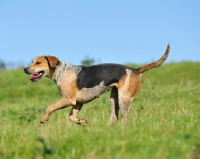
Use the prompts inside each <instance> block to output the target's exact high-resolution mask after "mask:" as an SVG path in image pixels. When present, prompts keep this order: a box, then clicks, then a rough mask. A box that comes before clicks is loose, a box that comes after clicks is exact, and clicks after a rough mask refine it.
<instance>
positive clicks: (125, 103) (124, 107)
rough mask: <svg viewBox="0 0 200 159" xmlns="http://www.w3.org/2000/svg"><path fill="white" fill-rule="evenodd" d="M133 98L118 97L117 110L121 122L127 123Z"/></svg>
mask: <svg viewBox="0 0 200 159" xmlns="http://www.w3.org/2000/svg"><path fill="white" fill-rule="evenodd" d="M133 99H134V98H133V97H130V96H119V108H120V112H121V115H122V121H123V122H124V123H127V122H128V112H129V109H130V106H131V104H132V102H133Z"/></svg>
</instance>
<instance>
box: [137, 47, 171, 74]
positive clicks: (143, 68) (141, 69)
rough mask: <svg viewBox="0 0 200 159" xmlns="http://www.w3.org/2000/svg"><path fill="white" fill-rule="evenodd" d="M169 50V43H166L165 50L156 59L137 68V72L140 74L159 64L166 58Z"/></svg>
mask: <svg viewBox="0 0 200 159" xmlns="http://www.w3.org/2000/svg"><path fill="white" fill-rule="evenodd" d="M169 51H170V44H168V45H167V49H166V51H165V54H164V55H163V56H162V57H161V58H160V59H159V60H158V61H156V62H153V63H151V64H148V65H145V66H142V67H140V68H138V73H139V74H141V73H143V72H145V71H147V70H149V69H152V68H155V67H158V66H160V65H161V64H162V63H163V62H164V61H165V60H166V59H167V56H168V54H169Z"/></svg>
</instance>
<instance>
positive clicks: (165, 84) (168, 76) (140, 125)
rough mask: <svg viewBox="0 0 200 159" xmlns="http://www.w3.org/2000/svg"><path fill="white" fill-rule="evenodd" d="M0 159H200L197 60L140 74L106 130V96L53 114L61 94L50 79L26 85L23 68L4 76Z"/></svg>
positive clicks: (0, 102)
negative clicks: (124, 107) (125, 111)
mask: <svg viewBox="0 0 200 159" xmlns="http://www.w3.org/2000/svg"><path fill="white" fill-rule="evenodd" d="M0 74H1V75H0V119H1V120H0V126H1V130H0V158H2V159H102V158H104V159H191V158H194V159H197V158H200V63H198V62H196V63H195V62H181V63H169V64H165V65H163V66H161V67H159V68H156V69H152V70H150V71H147V72H146V73H144V74H143V75H142V83H143V85H142V88H141V91H140V93H139V94H138V96H137V98H136V99H135V101H134V102H133V104H132V107H131V109H130V112H129V123H128V124H126V125H124V124H123V123H122V122H121V120H119V121H118V122H117V123H116V124H114V125H112V126H107V125H106V124H107V121H108V119H109V115H110V106H109V92H107V93H106V94H104V95H102V96H101V97H100V98H99V99H96V100H94V101H92V102H90V103H88V104H86V105H84V107H83V109H82V111H81V112H80V115H79V117H80V118H83V119H87V121H88V122H89V125H88V126H86V127H83V126H80V125H77V124H75V123H72V122H70V121H69V118H68V115H69V112H70V110H71V108H70V107H69V108H66V109H62V110H58V111H56V112H54V113H53V114H52V115H51V117H50V120H49V121H48V122H47V123H45V124H44V125H41V124H40V123H39V120H40V118H41V117H42V116H43V114H44V111H45V109H46V108H47V106H49V105H50V104H52V103H54V102H56V101H58V100H59V99H60V98H61V97H60V94H59V92H58V90H57V87H56V85H55V84H54V82H53V81H51V80H50V79H48V78H44V79H42V80H40V81H38V82H37V83H32V82H31V81H29V76H27V75H26V74H25V73H24V72H23V70H11V71H1V72H0Z"/></svg>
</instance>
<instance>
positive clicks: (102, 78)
mask: <svg viewBox="0 0 200 159" xmlns="http://www.w3.org/2000/svg"><path fill="white" fill-rule="evenodd" d="M169 51H170V45H169V44H168V46H167V49H166V51H165V53H164V55H163V56H162V57H161V58H160V59H159V60H157V61H155V62H153V63H151V64H147V65H145V66H142V67H140V68H132V67H129V66H125V65H120V64H98V65H92V66H74V65H71V64H69V63H66V62H62V61H60V60H59V59H58V58H57V57H55V56H38V57H37V58H36V59H34V60H33V61H32V64H31V65H30V66H29V67H26V68H25V69H24V71H25V73H26V74H30V80H31V81H32V82H36V81H38V80H39V79H41V78H42V77H49V78H51V79H52V80H54V82H55V83H56V85H57V87H58V89H59V91H60V94H61V96H62V99H61V100H60V101H58V102H57V103H55V104H52V105H50V106H49V107H48V108H47V109H46V113H45V115H44V116H43V117H42V119H41V120H40V123H45V122H46V121H47V120H48V119H49V116H50V115H51V113H52V112H54V111H56V110H58V109H62V108H66V107H68V106H72V110H71V112H70V115H69V119H70V120H71V121H72V122H75V123H77V124H80V125H87V124H88V122H87V121H86V120H84V119H80V118H78V113H79V111H80V110H81V108H82V106H83V104H85V103H88V102H90V101H92V100H93V99H95V98H98V97H99V96H100V95H101V94H103V93H104V92H106V91H107V90H109V89H110V88H111V87H112V90H111V95H110V107H111V115H110V119H109V121H108V124H109V125H111V124H113V123H115V122H116V121H117V120H118V112H119V110H120V112H121V115H122V121H123V122H125V123H126V122H127V121H128V111H129V108H130V106H131V104H132V102H133V100H134V98H135V97H136V95H137V94H138V92H139V90H140V87H141V75H142V73H143V72H145V71H147V70H149V69H152V68H155V67H158V66H160V65H161V64H162V63H163V62H164V61H165V60H166V58H167V56H168V54H169Z"/></svg>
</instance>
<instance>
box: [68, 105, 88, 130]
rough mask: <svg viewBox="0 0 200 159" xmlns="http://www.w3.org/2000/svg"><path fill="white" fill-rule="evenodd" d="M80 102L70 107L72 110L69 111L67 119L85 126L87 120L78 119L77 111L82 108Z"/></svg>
mask: <svg viewBox="0 0 200 159" xmlns="http://www.w3.org/2000/svg"><path fill="white" fill-rule="evenodd" d="M82 106H83V105H82V104H77V105H75V106H73V107H72V110H71V112H70V115H69V119H70V120H71V121H72V122H75V123H77V124H80V125H83V126H86V125H87V124H88V122H87V120H84V119H79V118H78V113H79V111H80V110H81V108H82Z"/></svg>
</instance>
